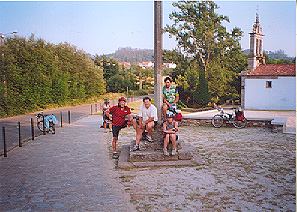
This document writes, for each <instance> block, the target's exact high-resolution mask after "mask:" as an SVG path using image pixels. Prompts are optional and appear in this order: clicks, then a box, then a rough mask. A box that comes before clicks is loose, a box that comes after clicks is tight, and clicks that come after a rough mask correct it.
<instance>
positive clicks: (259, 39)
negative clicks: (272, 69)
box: [248, 13, 265, 72]
mask: <svg viewBox="0 0 297 212" xmlns="http://www.w3.org/2000/svg"><path fill="white" fill-rule="evenodd" d="M249 34H250V54H249V56H248V68H249V71H250V72H252V71H254V70H255V69H256V68H257V67H258V66H259V65H261V64H265V57H264V55H263V36H264V35H263V34H262V28H261V27H260V22H259V15H258V13H257V14H256V22H255V24H254V25H253V32H251V33H249Z"/></svg>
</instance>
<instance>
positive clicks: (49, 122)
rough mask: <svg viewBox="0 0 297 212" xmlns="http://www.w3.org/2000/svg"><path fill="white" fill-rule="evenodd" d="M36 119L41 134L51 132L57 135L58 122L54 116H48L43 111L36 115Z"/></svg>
mask: <svg viewBox="0 0 297 212" xmlns="http://www.w3.org/2000/svg"><path fill="white" fill-rule="evenodd" d="M36 118H37V128H38V129H39V130H40V131H41V132H44V131H45V132H51V133H52V134H55V133H56V124H58V121H57V119H56V117H55V116H54V115H53V114H52V115H46V114H43V111H41V112H40V113H38V114H37V115H36ZM43 121H44V123H43Z"/></svg>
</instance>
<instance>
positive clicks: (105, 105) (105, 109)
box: [102, 99, 112, 132]
mask: <svg viewBox="0 0 297 212" xmlns="http://www.w3.org/2000/svg"><path fill="white" fill-rule="evenodd" d="M109 108H110V104H109V100H108V99H105V101H104V104H103V105H102V111H103V127H104V129H105V130H106V124H107V122H108V125H109V132H111V131H112V128H111V127H112V124H111V117H110V115H108V116H107V114H106V111H107V110H108V109H109Z"/></svg>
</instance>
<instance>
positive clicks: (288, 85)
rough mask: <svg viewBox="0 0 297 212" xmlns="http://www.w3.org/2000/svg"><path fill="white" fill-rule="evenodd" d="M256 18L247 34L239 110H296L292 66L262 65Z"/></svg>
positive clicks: (294, 72) (259, 28) (262, 57)
mask: <svg viewBox="0 0 297 212" xmlns="http://www.w3.org/2000/svg"><path fill="white" fill-rule="evenodd" d="M263 36H264V35H262V28H261V27H260V23H259V17H258V14H257V17H256V23H255V24H254V26H253V32H252V33H250V54H249V56H248V70H246V71H243V72H242V73H241V74H240V75H241V107H242V108H244V109H247V110H296V65H295V64H278V65H276V64H269V65H266V64H265V58H264V56H263Z"/></svg>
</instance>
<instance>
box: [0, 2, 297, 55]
mask: <svg viewBox="0 0 297 212" xmlns="http://www.w3.org/2000/svg"><path fill="white" fill-rule="evenodd" d="M215 2H216V3H217V4H218V5H219V6H220V9H218V10H217V11H216V13H218V14H222V15H226V16H228V17H229V19H230V23H224V25H225V26H227V29H228V30H229V31H230V30H231V29H232V28H233V27H235V26H236V27H239V28H241V30H243V31H244V37H243V38H242V40H241V44H242V48H243V49H248V48H249V34H248V33H250V32H251V31H252V26H253V24H254V22H255V17H256V12H258V13H259V16H260V25H261V27H262V29H263V34H264V35H265V37H264V50H266V51H276V50H278V49H283V50H284V51H285V53H286V54H288V55H289V56H295V55H296V2H295V1H215ZM171 4H172V1H163V26H165V25H166V24H172V22H171V21H170V20H169V14H170V13H171V12H172V11H173V10H175V8H173V7H172V5H171ZM257 9H258V10H257ZM13 30H17V31H18V36H25V37H27V38H28V37H29V36H30V35H31V33H33V34H34V35H35V36H36V37H38V38H43V39H45V40H46V41H48V42H51V43H55V44H58V43H61V42H68V43H70V44H72V45H74V46H77V47H78V48H79V49H83V50H84V51H86V52H87V53H91V54H93V55H94V54H98V55H101V54H108V53H113V52H115V51H116V50H117V49H118V48H119V47H132V48H140V49H153V47H154V2H153V1H89V2H86V1H63V2H62V1H51V2H45V1H41V2H36V1H29V2H23V1H16V2H11V1H8V2H4V1H0V32H1V33H3V34H6V33H9V32H11V31H13ZM8 36H10V35H8ZM163 40H164V41H163V48H164V49H173V48H175V47H176V42H175V40H174V39H173V38H172V39H169V38H168V34H165V35H164V36H163Z"/></svg>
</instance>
